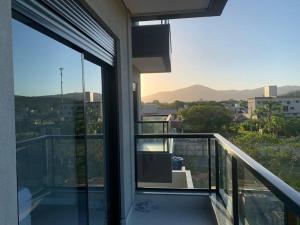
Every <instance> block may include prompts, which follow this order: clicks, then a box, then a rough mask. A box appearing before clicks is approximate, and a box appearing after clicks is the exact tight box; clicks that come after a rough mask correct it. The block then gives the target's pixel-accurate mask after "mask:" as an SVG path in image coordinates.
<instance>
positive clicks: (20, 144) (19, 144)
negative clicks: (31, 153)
mask: <svg viewBox="0 0 300 225" xmlns="http://www.w3.org/2000/svg"><path fill="white" fill-rule="evenodd" d="M48 138H56V139H76V140H78V139H85V138H87V139H103V134H88V135H42V136H38V137H35V138H29V139H25V140H22V141H18V142H17V143H16V146H17V148H18V147H23V146H24V145H28V144H31V143H34V142H37V141H41V140H44V139H48Z"/></svg>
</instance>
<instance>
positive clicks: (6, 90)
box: [0, 0, 18, 225]
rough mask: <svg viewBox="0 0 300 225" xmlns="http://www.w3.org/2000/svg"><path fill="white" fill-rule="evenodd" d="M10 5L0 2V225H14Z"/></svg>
mask: <svg viewBox="0 0 300 225" xmlns="http://www.w3.org/2000/svg"><path fill="white" fill-rule="evenodd" d="M11 38H12V35H11V1H8V0H0V224H1V225H17V224H18V214H17V212H18V211H17V178H16V149H15V112H14V89H13V72H12V43H11V40H12V39H11Z"/></svg>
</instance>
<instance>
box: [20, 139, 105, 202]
mask: <svg viewBox="0 0 300 225" xmlns="http://www.w3.org/2000/svg"><path fill="white" fill-rule="evenodd" d="M74 146H76V149H75V151H74ZM86 149H87V154H85V151H86ZM95 151H97V152H96V153H95ZM85 157H87V159H86V158H85ZM17 161H18V164H17V171H18V186H19V187H26V188H27V189H29V191H30V193H31V194H32V196H33V197H34V196H35V197H39V196H40V195H43V193H45V192H48V191H50V190H51V189H53V188H78V187H80V186H84V185H86V183H88V187H89V188H95V189H99V190H100V189H103V185H104V184H103V177H104V171H103V164H104V160H103V137H102V135H88V136H84V135H82V136H74V135H45V136H40V137H36V138H32V139H27V140H24V141H19V142H17ZM85 162H87V164H88V165H86V164H85ZM81 166H84V167H87V172H86V173H84V174H80V173H77V174H75V173H74V171H85V169H83V170H81V169H80V167H81Z"/></svg>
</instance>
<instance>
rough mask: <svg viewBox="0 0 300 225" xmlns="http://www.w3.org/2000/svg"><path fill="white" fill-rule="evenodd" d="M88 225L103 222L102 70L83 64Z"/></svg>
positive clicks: (95, 66) (87, 63)
mask: <svg viewBox="0 0 300 225" xmlns="http://www.w3.org/2000/svg"><path fill="white" fill-rule="evenodd" d="M84 74H85V107H86V124H87V129H86V130H87V142H86V143H87V171H88V190H89V192H88V195H89V198H88V199H89V224H90V225H97V224H103V223H104V212H105V204H104V203H105V201H104V197H105V195H104V146H103V137H102V135H103V106H102V103H103V101H102V75H101V67H100V66H98V65H96V64H93V63H91V62H89V61H87V60H85V61H84Z"/></svg>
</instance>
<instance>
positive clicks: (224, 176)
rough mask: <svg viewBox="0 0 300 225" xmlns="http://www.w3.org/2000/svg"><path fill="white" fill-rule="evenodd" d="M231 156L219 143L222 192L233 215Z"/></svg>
mask: <svg viewBox="0 0 300 225" xmlns="http://www.w3.org/2000/svg"><path fill="white" fill-rule="evenodd" d="M231 160H232V158H231V156H230V155H229V154H228V153H227V151H226V150H225V149H224V148H223V147H222V146H221V145H219V163H220V165H219V168H220V194H221V197H222V199H223V201H224V203H225V205H226V208H227V210H228V212H229V214H230V215H232V165H231Z"/></svg>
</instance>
